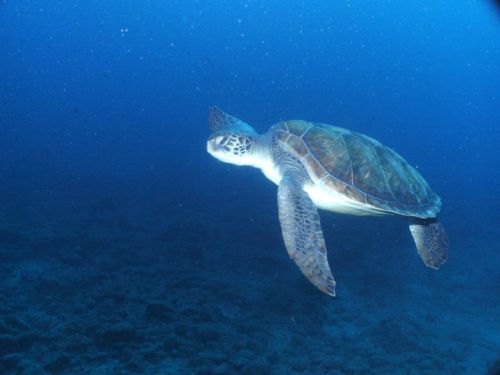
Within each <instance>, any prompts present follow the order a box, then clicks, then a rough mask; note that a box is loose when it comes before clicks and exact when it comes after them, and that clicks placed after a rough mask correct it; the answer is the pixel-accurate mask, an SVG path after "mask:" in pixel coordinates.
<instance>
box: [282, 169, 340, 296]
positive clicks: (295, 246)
mask: <svg viewBox="0 0 500 375" xmlns="http://www.w3.org/2000/svg"><path fill="white" fill-rule="evenodd" d="M300 177H302V178H300ZM303 179H304V178H303V176H300V175H299V176H297V174H293V173H289V174H285V175H284V177H283V178H282V180H281V182H280V184H279V187H278V210H279V218H280V223H281V230H282V233H283V239H284V241H285V246H286V249H287V251H288V254H289V255H290V257H291V258H292V259H293V260H294V261H295V263H296V264H297V266H299V268H300V270H301V271H302V273H303V274H304V275H305V276H306V277H307V279H308V280H309V281H310V282H311V283H313V284H314V285H316V287H317V288H318V289H320V290H321V291H322V292H324V293H326V294H329V295H330V296H335V280H334V279H333V276H332V272H331V270H330V266H329V265H328V259H327V254H326V246H325V240H324V238H323V231H322V230H321V223H320V220H319V214H318V210H317V209H316V206H315V205H314V203H313V201H312V200H311V198H309V196H308V195H307V193H306V192H305V191H304V190H303V183H302V182H301V180H303Z"/></svg>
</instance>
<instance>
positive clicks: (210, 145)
mask: <svg viewBox="0 0 500 375" xmlns="http://www.w3.org/2000/svg"><path fill="white" fill-rule="evenodd" d="M216 150H217V143H216V141H215V138H211V139H209V140H208V141H207V152H208V153H209V154H210V155H212V156H214V157H215V152H216Z"/></svg>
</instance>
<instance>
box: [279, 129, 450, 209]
mask: <svg viewBox="0 0 500 375" xmlns="http://www.w3.org/2000/svg"><path fill="white" fill-rule="evenodd" d="M273 128H274V129H273V130H274V131H275V134H276V136H277V139H278V142H279V144H280V145H281V146H282V147H283V148H284V149H285V150H286V151H287V152H289V153H291V154H292V155H293V156H294V157H296V158H297V159H298V160H300V161H301V162H302V164H303V165H304V168H305V169H306V171H307V173H308V174H309V176H310V178H311V180H312V181H313V182H314V183H316V184H320V185H322V186H323V187H325V188H326V189H332V190H334V191H336V192H338V193H341V194H344V195H345V196H347V197H348V198H350V199H352V200H355V201H357V202H360V203H362V204H366V205H368V206H370V207H371V208H374V209H375V210H378V211H381V212H387V213H396V214H400V215H406V216H415V217H420V218H428V217H435V216H436V214H437V213H438V212H439V210H440V208H441V200H440V198H439V197H438V196H437V195H436V194H435V193H434V192H433V191H432V190H431V189H430V187H429V185H428V184H427V182H426V181H425V180H424V178H423V177H422V176H421V175H420V173H418V172H417V171H416V170H415V168H413V167H412V166H410V165H409V164H408V162H406V160H404V159H403V158H402V157H401V156H400V155H399V154H397V153H396V152H395V151H393V150H391V149H390V148H389V147H386V146H384V145H382V144H381V143H380V142H378V141H376V140H375V139H373V138H370V137H368V136H366V135H364V134H360V133H356V132H352V131H349V130H347V129H343V128H339V127H335V126H331V125H326V124H319V123H311V122H307V121H301V120H293V121H285V122H280V123H279V124H277V125H275V126H274V127H273Z"/></svg>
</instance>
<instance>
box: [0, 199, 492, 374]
mask: <svg viewBox="0 0 500 375" xmlns="http://www.w3.org/2000/svg"><path fill="white" fill-rule="evenodd" d="M41 206H43V205H41ZM196 207H197V206H196V204H192V205H191V206H189V205H188V207H183V206H182V205H178V206H173V205H171V204H169V203H166V204H165V206H163V207H162V206H161V205H155V206H154V207H152V206H149V207H148V206H145V205H141V204H137V205H136V207H135V208H132V206H131V205H130V204H129V203H128V202H120V201H119V200H114V199H111V198H105V199H103V200H101V201H95V202H90V203H88V202H87V203H85V204H84V203H81V202H76V203H73V205H68V206H67V207H66V208H65V209H61V210H60V212H56V211H54V209H53V208H50V209H48V208H46V209H43V207H42V208H37V209H35V208H33V207H31V208H30V207H27V208H24V209H23V211H22V212H19V213H18V215H19V216H18V219H17V220H16V219H15V214H16V212H15V210H14V211H13V212H11V214H10V215H8V217H9V220H8V221H6V222H2V223H1V225H0V273H1V275H2V277H1V280H0V288H1V293H0V317H1V320H0V373H1V374H235V373H241V374H295V373H297V374H487V373H491V374H493V373H498V371H499V368H500V364H499V362H498V361H499V359H500V334H499V332H500V319H499V315H498V313H499V311H500V299H499V298H498V295H495V293H497V292H498V287H499V285H498V281H499V276H500V275H499V269H498V264H499V259H500V257H499V255H498V251H497V250H496V249H498V243H496V242H495V241H494V239H495V236H494V234H493V232H492V234H491V236H488V235H483V236H481V238H476V237H471V236H470V235H469V234H467V233H466V232H464V233H463V235H462V237H455V238H453V239H452V248H451V250H450V260H449V262H448V263H447V264H446V265H445V267H443V269H442V270H441V271H439V272H435V271H432V270H429V269H426V268H425V267H424V266H423V265H422V264H421V262H420V259H419V258H418V256H417V254H416V252H415V250H414V248H413V247H412V246H413V245H412V242H411V238H410V235H409V232H407V230H406V229H405V228H406V224H405V223H402V222H400V221H397V220H393V219H392V220H391V219H385V218H384V219H378V218H377V219H370V218H344V217H343V219H342V221H341V222H340V223H338V221H339V220H337V217H336V216H334V215H331V214H324V213H322V218H323V224H324V226H325V233H326V240H327V244H328V245H329V248H330V249H332V248H334V249H335V250H334V251H332V252H331V255H330V260H331V262H332V266H333V269H334V273H335V276H336V279H337V295H338V296H337V297H336V298H334V299H332V298H330V297H328V296H325V295H323V294H321V293H319V292H318V291H317V290H316V289H315V288H314V287H312V286H311V285H310V284H309V283H308V282H307V281H306V280H305V279H304V277H303V276H302V275H301V274H300V272H299V271H298V269H297V267H296V266H295V265H294V264H293V263H292V261H291V260H290V259H289V258H288V256H287V255H286V252H285V250H284V246H283V244H282V243H281V238H280V232H279V224H278V221H277V218H276V217H275V216H274V215H273V214H274V213H275V212H274V211H275V209H274V208H272V209H271V208H269V207H268V208H267V212H268V213H267V214H266V215H261V216H259V217H257V215H256V214H257V213H258V212H259V210H263V209H264V208H263V207H261V206H259V205H258V204H257V206H256V207H253V206H252V205H248V206H245V207H246V209H247V210H253V212H249V213H247V215H246V216H238V210H241V207H240V208H238V207H233V208H232V210H233V211H234V212H231V206H230V205H228V207H227V208H226V209H224V210H222V209H221V210H208V209H207V210H206V211H202V210H200V209H197V208H196ZM252 207H253V208H252ZM264 211H266V210H265V209H264ZM166 213H168V214H166ZM240 214H241V212H240ZM5 217H7V216H5ZM234 218H237V219H234ZM356 228H359V230H358V231H356V230H355V229H356ZM491 254H497V255H496V258H493V259H491Z"/></svg>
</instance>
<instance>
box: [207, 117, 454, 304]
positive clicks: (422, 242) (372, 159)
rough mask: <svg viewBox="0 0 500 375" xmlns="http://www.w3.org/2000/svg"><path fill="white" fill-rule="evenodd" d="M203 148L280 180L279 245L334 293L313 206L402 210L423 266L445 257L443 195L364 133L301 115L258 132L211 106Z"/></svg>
mask: <svg viewBox="0 0 500 375" xmlns="http://www.w3.org/2000/svg"><path fill="white" fill-rule="evenodd" d="M209 125H210V129H211V131H212V134H211V135H210V137H209V139H208V142H207V151H208V153H209V154H210V155H212V156H213V157H215V158H217V159H219V160H221V161H223V162H226V163H232V164H236V165H248V166H253V167H257V168H260V169H261V170H262V172H263V173H264V175H265V176H266V177H267V178H268V179H270V180H271V181H272V182H274V183H275V184H276V185H278V212H279V220H280V223H281V230H282V234H283V239H284V242H285V247H286V249H287V251H288V254H289V255H290V257H291V258H292V259H293V260H294V261H295V263H296V264H297V266H298V267H299V268H300V270H301V271H302V273H303V274H304V275H305V276H306V278H307V279H308V280H309V281H310V282H311V283H313V284H314V285H315V286H316V287H317V288H318V289H320V290H321V291H323V292H324V293H326V294H329V295H331V296H335V280H334V278H333V276H332V273H331V270H330V266H329V264H328V260H327V252H326V246H325V240H324V238H323V232H322V229H321V223H320V218H319V214H318V210H317V207H318V208H321V209H324V210H328V211H333V212H340V213H346V214H352V215H382V214H390V215H400V216H406V217H408V218H409V222H410V224H409V225H410V232H411V234H412V236H413V239H414V240H415V244H416V247H417V250H418V253H419V255H420V257H421V258H422V260H423V262H424V263H425V265H426V266H427V267H430V268H433V269H438V268H439V267H440V266H441V265H442V264H443V263H444V262H445V261H446V259H447V252H448V238H447V236H446V233H445V231H444V229H443V227H442V225H441V224H440V223H439V222H438V221H437V219H436V215H437V213H438V212H439V211H440V208H441V199H440V198H439V197H438V196H437V195H436V194H435V193H434V192H433V191H432V190H431V189H430V187H429V185H428V184H427V182H426V181H425V180H424V179H423V177H422V176H421V175H420V174H419V173H418V172H417V171H416V170H415V169H414V168H413V167H412V166H410V165H409V164H408V163H407V162H406V161H405V160H404V159H403V158H402V157H401V156H400V155H399V154H397V153H396V152H395V151H393V150H391V149H390V148H388V147H386V146H384V145H382V144H381V143H380V142H378V141H376V140H375V139H373V138H370V137H368V136H366V135H364V134H360V133H356V132H353V131H350V130H347V129H343V128H339V127H336V126H332V125H326V124H321V123H314V122H308V121H303V120H291V121H282V122H279V123H278V124H276V125H273V126H272V127H271V128H270V129H269V131H268V132H267V133H265V134H263V135H258V134H257V132H256V131H255V130H254V129H253V128H252V127H251V126H250V125H248V124H246V123H245V122H243V121H241V120H239V119H238V118H236V117H233V116H231V115H229V114H227V113H225V112H223V111H221V110H220V109H219V108H217V107H212V108H210V111H209Z"/></svg>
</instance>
